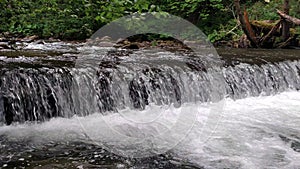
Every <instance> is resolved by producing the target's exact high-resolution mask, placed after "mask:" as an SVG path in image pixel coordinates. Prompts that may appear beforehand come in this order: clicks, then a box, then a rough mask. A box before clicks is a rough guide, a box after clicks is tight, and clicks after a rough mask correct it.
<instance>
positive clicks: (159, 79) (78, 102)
mask: <svg viewBox="0 0 300 169" xmlns="http://www.w3.org/2000/svg"><path fill="white" fill-rule="evenodd" d="M102 55H103V56H100V57H99V56H97V57H96V58H93V57H95V56H92V58H89V57H90V56H81V57H84V58H80V59H84V60H88V59H87V58H89V59H90V60H89V62H99V65H98V66H99V67H89V66H86V67H84V66H82V65H80V66H81V67H78V68H75V67H67V66H60V67H59V66H52V67H49V66H47V67H43V66H36V67H29V66H27V67H21V66H18V67H4V68H2V69H1V70H0V91H1V92H0V122H1V123H6V124H11V123H12V122H25V121H45V120H47V119H50V118H52V117H66V118H69V117H72V116H73V115H78V116H86V115H90V114H93V113H95V112H100V113H107V112H109V111H110V112H116V111H118V110H121V109H125V108H132V109H145V107H146V106H147V105H149V104H151V103H153V104H156V105H171V104H174V105H175V106H177V107H178V106H180V105H181V104H182V103H187V102H197V101H200V102H211V101H218V100H221V99H223V98H224V97H230V98H233V99H241V98H246V97H250V96H260V95H262V96H267V95H274V94H277V93H279V92H283V91H285V90H288V89H291V90H298V89H299V85H300V78H299V72H300V71H299V70H300V67H299V65H300V64H299V61H283V62H279V63H265V64H262V65H257V64H255V65H250V64H247V63H241V64H238V65H228V64H226V63H224V66H223V67H221V68H219V67H215V68H206V67H205V66H206V65H205V63H203V61H201V58H195V57H190V56H182V55H178V54H177V55H176V54H174V53H171V52H162V51H159V52H157V53H152V52H151V53H150V52H149V53H148V54H147V52H146V53H141V52H137V53H133V52H128V51H122V50H121V51H114V52H111V51H109V52H108V54H107V53H104V54H103V53H102ZM155 55H156V56H155ZM158 56H159V57H158ZM185 57H186V58H185ZM99 58H100V60H99ZM93 59H94V60H93ZM85 64H87V63H85ZM214 69H215V70H214Z"/></svg>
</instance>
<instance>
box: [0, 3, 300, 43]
mask: <svg viewBox="0 0 300 169" xmlns="http://www.w3.org/2000/svg"><path fill="white" fill-rule="evenodd" d="M241 3H242V4H243V5H246V6H247V9H248V12H249V15H250V17H251V19H259V20H264V19H266V20H267V19H268V20H277V19H279V18H278V15H277V14H276V12H275V9H281V5H282V0H271V1H270V3H265V2H264V1H263V0H249V1H246V0H241ZM152 11H165V12H168V13H170V14H173V15H176V16H180V17H182V18H184V19H187V20H189V21H190V22H192V23H193V24H195V25H196V26H198V27H199V28H200V29H201V30H202V31H203V32H204V33H205V34H207V35H208V37H209V39H210V40H211V41H212V42H214V41H218V40H228V39H232V38H236V37H237V36H239V35H240V34H241V33H242V32H241V30H240V29H239V28H238V27H237V22H236V18H235V16H234V7H233V1H225V0H182V1H176V0H164V1H161V0H152V1H148V0H22V1H21V0H0V22H1V26H0V32H11V33H15V34H17V35H23V36H25V35H38V36H39V37H40V38H49V37H54V38H60V39H85V38H87V37H89V36H90V35H91V34H92V33H93V32H95V31H96V30H98V29H99V28H100V27H101V26H103V25H105V24H106V23H109V22H111V21H113V20H115V19H117V18H119V17H122V16H125V15H129V14H132V13H135V12H139V13H141V12H152ZM291 15H292V16H296V17H300V1H299V0H291ZM128 26H130V25H128ZM131 26H133V27H137V26H138V25H131ZM140 26H143V25H140ZM144 26H146V25H144ZM150 26H151V25H150Z"/></svg>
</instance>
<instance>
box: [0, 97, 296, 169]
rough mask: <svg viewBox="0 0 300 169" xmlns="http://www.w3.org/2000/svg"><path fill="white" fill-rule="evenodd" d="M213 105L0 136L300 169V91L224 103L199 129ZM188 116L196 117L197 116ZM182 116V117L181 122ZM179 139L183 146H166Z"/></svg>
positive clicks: (64, 122) (11, 130)
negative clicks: (168, 150) (218, 115)
mask: <svg viewBox="0 0 300 169" xmlns="http://www.w3.org/2000/svg"><path fill="white" fill-rule="evenodd" d="M220 104H222V103H220ZM211 106H215V104H212V105H207V104H205V105H203V104H199V103H198V104H196V103H188V104H184V105H183V106H182V107H181V108H174V107H172V106H171V107H158V106H149V107H148V108H146V109H145V110H143V111H133V110H130V109H127V110H122V111H121V112H120V113H114V114H108V115H105V116H101V115H99V114H94V115H90V116H88V117H73V118H71V119H65V118H56V119H52V120H50V121H49V122H44V123H42V124H22V125H15V126H2V127H0V136H1V135H7V136H8V138H9V139H12V140H14V141H17V140H20V141H22V140H24V139H25V140H26V139H28V140H30V141H31V142H32V143H35V144H37V145H39V144H44V143H46V142H49V141H51V142H55V141H83V142H91V140H90V139H92V142H94V143H97V144H100V145H103V146H106V148H109V149H110V150H113V148H115V149H119V151H118V150H117V153H120V152H122V151H124V152H125V153H127V152H126V150H128V149H129V150H134V148H135V149H136V150H137V151H142V149H144V151H151V149H152V150H153V152H159V149H160V148H161V149H166V146H167V148H171V149H172V150H171V151H172V152H174V153H175V155H176V157H177V158H180V159H183V160H187V161H188V162H191V163H193V164H196V165H198V166H199V167H201V166H203V167H205V168H245V169H252V168H253V169H258V168H287V169H289V168H300V160H299V159H300V152H299V150H296V149H297V147H293V146H292V144H297V143H299V142H300V92H296V91H288V92H284V93H281V94H278V95H274V96H264V97H251V98H245V99H240V100H236V101H234V100H231V99H226V102H225V106H224V107H223V113H222V114H221V116H222V118H221V119H220V121H219V124H218V127H217V128H216V129H215V128H206V130H203V126H205V125H204V124H205V123H206V122H208V121H209V120H211V119H209V118H214V116H208V115H209V113H210V111H209V110H211ZM192 112H197V117H193V116H192V114H193V113H192ZM182 114H186V115H185V117H184V118H182V117H181V116H182ZM180 115H181V116H180ZM179 117H181V118H180V121H179V122H178V121H176V120H177V119H178V118H179ZM216 119H218V118H216ZM191 123H193V128H192V130H190V128H189V126H191V125H190V124H191ZM174 126H176V127H174ZM212 129H214V130H213V131H211V130H212ZM207 130H209V131H207ZM112 131H113V132H112ZM187 133H189V134H187ZM204 134H206V135H204ZM159 136H163V137H159ZM208 137H209V139H207V138H208ZM124 138H125V139H124ZM157 138H158V139H157ZM178 138H184V141H182V142H181V143H180V144H178V145H177V144H176V145H168V144H170V143H172V144H173V143H175V142H170V140H172V139H173V140H174V139H175V140H176V139H178ZM164 139H165V140H164ZM141 140H142V141H141ZM166 140H167V141H166ZM163 141H165V143H163ZM137 143H141V144H137ZM7 146H9V145H7ZM130 146H133V148H132V147H130ZM134 146H136V147H134ZM292 147H293V148H294V149H293V148H292ZM298 149H299V145H298ZM114 151H116V150H114ZM297 151H298V152H297Z"/></svg>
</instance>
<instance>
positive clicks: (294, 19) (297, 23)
mask: <svg viewBox="0 0 300 169" xmlns="http://www.w3.org/2000/svg"><path fill="white" fill-rule="evenodd" d="M277 13H278V14H279V15H280V16H281V17H282V18H284V19H286V20H288V21H289V22H292V23H294V24H295V25H300V19H298V18H294V17H292V16H290V15H287V14H285V13H284V12H282V11H280V10H277Z"/></svg>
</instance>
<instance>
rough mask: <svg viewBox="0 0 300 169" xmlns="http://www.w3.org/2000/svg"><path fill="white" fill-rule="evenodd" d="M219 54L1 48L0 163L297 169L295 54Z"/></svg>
mask: <svg viewBox="0 0 300 169" xmlns="http://www.w3.org/2000/svg"><path fill="white" fill-rule="evenodd" d="M218 52H219V54H220V55H221V60H220V65H221V66H220V65H219V67H214V66H212V67H209V68H208V67H207V66H206V64H205V62H204V61H203V60H201V59H200V58H197V57H193V56H189V54H186V53H177V52H170V51H163V50H155V51H151V52H149V51H147V50H144V51H131V50H111V49H110V48H103V47H87V46H84V45H81V44H67V43H61V42H59V43H45V44H34V45H28V46H27V47H26V48H25V49H24V51H1V52H0V67H1V70H0V89H1V91H0V168H1V167H2V168H137V169H139V168H205V169H206V168H220V169H223V168H224V169H225V168H245V169H249V168H250V169H252V168H253V169H257V168H287V169H289V168H291V169H292V168H300V161H299V159H300V111H299V110H300V93H299V91H298V90H299V89H300V60H299V59H300V51H299V50H250V49H249V50H245V49H243V50H233V49H219V50H218ZM78 61H79V62H78ZM78 63H80V64H78ZM95 63H96V66H86V65H95ZM157 117H159V118H157ZM153 119H154V120H153ZM178 119H179V122H178V123H177V121H178ZM207 123H211V124H213V125H212V126H213V128H205V124H207ZM174 125H176V127H174ZM172 127H174V128H172ZM112 129H113V130H112ZM206 129H207V130H209V131H208V132H206V131H205V130H206ZM112 131H117V132H112ZM165 131H172V133H171V134H165V136H166V138H164V139H166V140H168V138H174V139H175V140H176V142H175V141H174V142H172V141H171V142H169V143H174V145H170V146H169V147H167V148H166V149H164V150H166V151H162V152H160V151H159V150H161V149H163V148H164V146H165V144H163V143H162V142H163V141H165V140H164V139H161V138H160V139H154V138H155V137H156V136H157V135H159V134H161V133H164V132H165ZM182 131H183V132H182ZM120 135H125V136H127V137H130V138H142V139H143V138H147V139H145V140H143V142H141V143H137V142H133V141H132V140H131V139H128V140H123V138H124V137H121V136H120ZM174 135H176V136H174ZM134 141H136V140H134ZM177 141H178V142H177ZM175 143H176V144H175ZM133 150H134V151H135V152H134V153H132V151H133ZM148 152H151V153H150V155H149V154H147V153H148ZM128 154H131V155H132V156H130V155H128ZM135 155H140V156H139V157H136V156H135Z"/></svg>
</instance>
